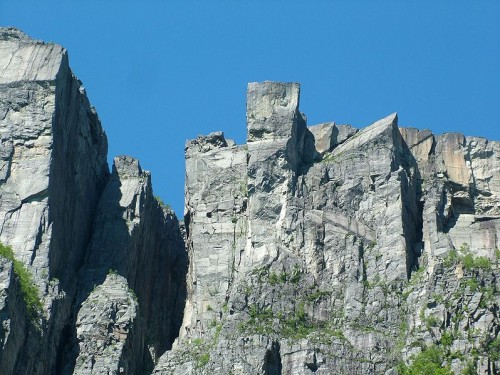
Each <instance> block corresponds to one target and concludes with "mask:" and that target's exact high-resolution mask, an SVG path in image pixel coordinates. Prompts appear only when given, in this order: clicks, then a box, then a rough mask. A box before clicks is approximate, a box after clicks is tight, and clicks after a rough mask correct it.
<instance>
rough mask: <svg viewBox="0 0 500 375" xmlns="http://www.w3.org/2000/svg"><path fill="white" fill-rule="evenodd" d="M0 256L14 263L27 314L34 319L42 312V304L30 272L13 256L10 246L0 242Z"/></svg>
mask: <svg viewBox="0 0 500 375" xmlns="http://www.w3.org/2000/svg"><path fill="white" fill-rule="evenodd" d="M0 256H2V257H4V258H6V259H8V260H10V261H11V262H12V263H13V264H14V273H15V274H16V277H17V279H18V281H19V285H20V286H21V293H22V296H23V300H24V303H25V305H26V309H27V311H28V316H29V318H30V319H32V320H36V319H37V318H39V317H40V316H41V314H42V311H43V304H42V301H41V299H40V296H39V294H38V288H37V286H36V285H35V283H34V282H33V276H32V275H31V272H30V271H29V270H28V269H27V268H26V267H25V266H24V264H23V263H22V262H21V261H19V260H17V259H16V258H15V257H14V251H13V250H12V248H11V247H10V246H5V245H4V244H2V243H0Z"/></svg>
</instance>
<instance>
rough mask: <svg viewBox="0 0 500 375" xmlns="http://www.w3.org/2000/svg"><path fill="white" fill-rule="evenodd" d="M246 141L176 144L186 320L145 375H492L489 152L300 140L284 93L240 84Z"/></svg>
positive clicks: (325, 133)
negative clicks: (182, 190) (437, 373)
mask: <svg viewBox="0 0 500 375" xmlns="http://www.w3.org/2000/svg"><path fill="white" fill-rule="evenodd" d="M247 127H248V133H247V144H246V145H242V146H238V145H235V144H234V142H232V141H230V140H226V139H225V138H224V135H223V133H221V132H218V133H212V134H210V135H208V136H203V137H198V138H197V139H195V140H193V141H190V142H188V143H187V144H186V226H187V240H188V248H189V258H190V261H191V262H190V267H189V273H188V299H187V302H186V310H185V311H186V315H185V316H184V322H183V326H182V329H181V332H180V336H179V340H178V342H177V343H176V344H175V345H174V348H173V350H172V351H169V352H167V353H165V355H164V356H163V357H162V358H161V359H160V361H159V363H158V365H157V366H156V368H155V373H157V374H197V373H199V374H208V373H212V372H220V373H227V374H310V373H317V374H384V373H385V374H396V373H405V371H410V370H409V369H412V368H413V369H415V368H416V367H418V366H419V364H420V363H422V362H426V364H427V365H428V366H431V367H429V368H435V369H438V368H441V367H442V368H441V370H442V371H446V373H448V371H453V372H454V373H461V372H462V371H475V372H477V373H481V374H494V373H497V372H498V371H500V367H499V365H500V364H499V362H498V360H499V356H498V355H497V354H496V351H497V350H498V347H499V345H500V339H499V338H498V331H499V330H500V326H499V320H498V319H499V317H498V313H497V312H498V305H499V301H500V295H499V289H498V281H497V280H498V278H497V275H498V273H499V269H498V262H499V257H500V253H499V250H498V248H499V242H500V239H499V234H500V232H499V231H498V230H499V229H498V228H499V227H498V224H499V223H500V217H499V216H498V212H497V211H498V207H499V205H500V201H499V199H498V193H499V189H498V182H499V181H500V174H499V173H498V172H499V161H500V154H499V153H498V143H496V142H489V141H487V140H485V139H480V138H472V137H464V136H462V135H458V134H445V135H442V136H434V135H433V134H432V133H431V132H430V131H418V130H416V129H410V128H408V129H407V128H399V127H398V124H397V116H396V114H393V115H390V116H388V117H387V118H384V119H382V120H380V121H377V122H375V123H374V124H372V125H370V126H368V127H366V128H364V129H361V130H359V131H358V130H356V129H354V128H352V127H350V126H347V125H338V126H337V125H335V124H334V123H326V124H320V125H317V126H312V127H309V128H308V127H307V126H306V123H305V118H304V116H303V115H302V114H301V113H300V111H299V85H298V84H296V83H289V84H287V83H275V82H263V83H251V84H249V86H248V95H247ZM409 366H410V367H409ZM411 366H414V367H411ZM432 366H434V367H432Z"/></svg>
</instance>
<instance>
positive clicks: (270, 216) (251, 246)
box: [247, 82, 306, 266]
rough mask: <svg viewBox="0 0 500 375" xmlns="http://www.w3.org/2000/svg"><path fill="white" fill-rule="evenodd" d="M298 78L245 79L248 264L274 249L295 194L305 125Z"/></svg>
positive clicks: (270, 255) (260, 261)
mask: <svg viewBox="0 0 500 375" xmlns="http://www.w3.org/2000/svg"><path fill="white" fill-rule="evenodd" d="M299 93H300V87H299V84H297V83H278V82H262V83H250V84H249V85H248V93H247V126H248V134H247V144H248V169H247V172H248V192H249V197H250V198H249V240H250V241H249V243H247V249H248V250H249V253H248V257H249V264H248V265H249V266H257V265H259V264H264V263H266V262H268V261H269V260H271V259H274V258H276V257H277V256H278V255H279V254H278V253H279V249H278V242H279V241H277V238H276V236H277V235H278V236H279V233H280V231H281V227H282V223H283V220H284V219H285V216H286V212H287V199H288V198H289V197H290V196H293V194H294V190H295V189H294V186H295V183H296V178H297V176H296V172H297V169H298V167H299V165H300V162H301V159H302V152H303V137H304V134H305V130H306V126H305V121H304V119H303V118H302V115H301V114H300V112H299Z"/></svg>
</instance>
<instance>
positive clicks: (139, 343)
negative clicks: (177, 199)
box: [0, 28, 186, 374]
mask: <svg viewBox="0 0 500 375" xmlns="http://www.w3.org/2000/svg"><path fill="white" fill-rule="evenodd" d="M106 158H107V139H106V136H105V134H104V131H103V129H102V127H101V124H100V121H99V118H98V116H97V114H96V111H95V109H94V108H93V107H92V106H91V105H90V104H89V101H88V99H87V96H86V94H85V89H84V88H83V86H82V84H81V82H80V81H79V80H78V79H76V78H75V77H74V76H73V74H72V72H71V70H70V68H69V65H68V57H67V53H66V50H65V49H64V48H62V47H61V46H58V45H55V44H47V43H43V42H40V41H36V40H34V39H31V38H29V37H28V36H26V35H25V34H23V33H22V32H21V31H19V30H16V29H13V28H0V217H1V221H0V241H1V243H3V244H4V245H6V246H8V247H10V248H11V249H12V254H11V255H8V254H7V255H8V256H7V258H6V257H5V256H6V255H5V254H4V256H3V257H0V260H1V263H0V274H1V278H0V283H1V284H0V285H1V286H0V288H1V289H0V301H1V302H0V321H1V325H0V340H1V341H0V344H1V345H0V347H1V349H0V368H1V369H2V370H1V371H0V372H1V373H2V374H51V373H72V372H73V370H74V371H75V372H77V373H104V372H105V371H108V370H109V371H110V372H111V373H112V372H113V371H119V370H120V368H124V369H133V370H131V371H135V370H136V369H140V370H141V371H142V369H143V368H144V369H148V368H149V369H152V367H153V363H154V361H155V359H156V356H159V355H160V354H162V353H163V352H164V351H165V350H167V349H168V348H169V347H170V345H171V344H172V342H173V340H174V338H175V337H176V336H177V332H178V329H179V325H180V322H181V319H182V309H183V304H184V300H185V297H184V294H185V286H184V285H185V273H186V255H185V251H184V242H183V238H182V234H181V231H180V228H179V224H178V222H177V219H176V218H175V215H174V214H173V213H172V212H171V211H170V210H168V209H164V208H162V207H160V205H159V203H158V202H157V200H156V199H155V198H154V196H153V193H152V187H151V181H150V178H149V174H148V173H147V172H143V171H141V170H140V167H139V165H138V162H137V160H134V159H131V158H118V159H117V161H116V163H115V168H114V170H113V173H112V174H111V175H110V174H109V170H108V165H107V161H106ZM110 269H111V270H113V272H116V273H117V274H120V275H121V276H122V277H121V278H118V277H113V278H109V277H107V276H106V275H107V273H108V270H110ZM94 288H95V289H94ZM131 294H132V295H133V296H134V298H129V297H130V295H131ZM110 309H111V310H110ZM113 309H116V311H114V312H111V311H112V310H113ZM160 311H161V314H160ZM116 312H118V314H115V313H116ZM95 314H98V315H99V316H97V315H95ZM106 319H108V320H106ZM113 325H114V327H116V329H115V330H113V331H112V332H107V329H108V326H113ZM120 330H124V332H125V333H123V334H122V333H120V334H118V333H117V332H121V331H120ZM103 332H106V334H108V335H109V336H113V335H114V338H110V337H107V338H105V339H104V338H103V339H102V342H103V344H102V345H101V346H95V345H94V344H95V340H96V339H97V338H98V337H100V336H101V335H102V334H103ZM110 348H112V350H111V349H110ZM99 350H101V351H99ZM102 350H110V352H109V353H111V352H112V353H114V354H113V355H110V357H109V358H108V355H107V354H108V352H106V353H104V354H103V353H102ZM124 353H125V354H124ZM124 355H127V358H126V359H123V358H122V357H123V356H124ZM83 358H87V359H89V360H92V361H94V362H93V363H94V365H92V366H91V367H90V370H88V369H89V367H86V365H87V364H88V361H84V360H83ZM114 358H118V359H120V361H118V362H116V363H114ZM107 365H109V366H108V367H106V366H107ZM75 366H76V367H75ZM105 369H106V370H105ZM87 370H88V371H87Z"/></svg>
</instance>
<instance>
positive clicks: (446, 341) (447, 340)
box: [441, 332, 453, 346]
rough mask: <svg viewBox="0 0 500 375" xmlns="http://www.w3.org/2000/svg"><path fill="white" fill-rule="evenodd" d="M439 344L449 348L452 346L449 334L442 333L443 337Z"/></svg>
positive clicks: (451, 338)
mask: <svg viewBox="0 0 500 375" xmlns="http://www.w3.org/2000/svg"><path fill="white" fill-rule="evenodd" d="M441 344H442V345H444V346H451V344H453V335H452V334H451V333H449V332H445V333H443V336H441Z"/></svg>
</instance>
